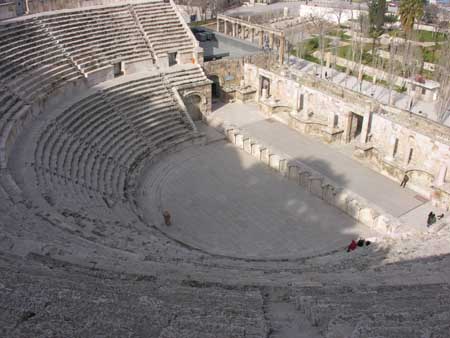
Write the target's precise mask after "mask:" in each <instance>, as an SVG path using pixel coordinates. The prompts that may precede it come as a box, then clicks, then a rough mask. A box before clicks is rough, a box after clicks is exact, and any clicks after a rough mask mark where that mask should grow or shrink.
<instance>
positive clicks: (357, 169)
mask: <svg viewBox="0 0 450 338" xmlns="http://www.w3.org/2000/svg"><path fill="white" fill-rule="evenodd" d="M213 116H214V117H217V118H220V119H222V120H224V121H227V122H230V123H232V124H234V125H236V126H237V127H239V128H242V129H244V130H245V131H246V132H247V134H248V135H250V136H253V137H255V138H257V139H259V140H261V141H262V142H264V144H266V145H269V146H272V147H273V148H274V149H276V150H278V151H280V152H282V153H284V154H287V155H289V156H291V157H293V158H295V159H298V160H299V161H301V162H303V163H306V164H307V165H309V166H310V167H312V168H314V169H316V170H317V171H319V172H321V173H322V174H323V175H324V176H326V177H328V178H329V179H331V180H332V181H334V182H335V183H336V184H337V185H339V186H342V187H345V188H347V189H349V190H351V191H353V192H355V193H357V194H358V195H360V196H362V197H364V198H366V199H367V200H369V201H372V202H373V203H374V204H376V205H378V206H379V207H381V208H382V209H384V210H385V211H386V212H388V213H390V214H392V215H394V216H399V215H402V214H404V213H405V212H407V211H408V210H410V209H412V208H415V207H416V206H418V205H420V204H422V203H423V202H421V201H419V200H417V199H416V198H415V195H416V193H415V192H414V191H412V190H409V189H402V188H400V186H399V184H398V183H397V182H395V181H392V180H391V179H389V178H387V177H385V176H383V175H381V174H379V173H377V172H375V171H373V170H372V169H370V168H368V167H366V166H364V165H363V164H361V163H359V162H357V161H356V160H354V159H352V158H351V156H350V155H349V154H346V153H344V152H341V151H339V147H338V146H329V145H326V144H323V143H322V142H320V141H319V140H316V139H314V138H311V137H307V136H305V135H302V134H300V133H298V132H296V131H294V130H293V129H291V128H289V127H288V126H286V125H284V124H282V123H280V122H278V121H274V120H267V119H265V117H264V116H263V115H262V114H261V113H260V112H259V111H258V107H257V106H256V105H255V104H238V103H233V104H228V105H224V106H222V107H220V108H219V109H217V110H216V111H215V112H214V113H213Z"/></svg>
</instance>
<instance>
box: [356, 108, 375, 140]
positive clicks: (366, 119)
mask: <svg viewBox="0 0 450 338" xmlns="http://www.w3.org/2000/svg"><path fill="white" fill-rule="evenodd" d="M371 118H372V113H371V112H370V111H367V112H365V113H364V120H363V125H362V130H361V136H360V137H359V141H360V142H361V143H367V140H368V137H369V125H370V119H371Z"/></svg>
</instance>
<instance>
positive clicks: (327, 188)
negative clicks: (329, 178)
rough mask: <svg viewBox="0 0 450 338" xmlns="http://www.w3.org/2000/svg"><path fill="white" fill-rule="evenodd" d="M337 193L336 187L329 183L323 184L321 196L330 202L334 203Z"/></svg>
mask: <svg viewBox="0 0 450 338" xmlns="http://www.w3.org/2000/svg"><path fill="white" fill-rule="evenodd" d="M335 195H336V192H335V188H334V186H333V185H331V184H329V183H325V184H322V196H321V198H322V199H323V200H324V201H325V202H327V203H330V204H334V203H333V202H334V196H335Z"/></svg>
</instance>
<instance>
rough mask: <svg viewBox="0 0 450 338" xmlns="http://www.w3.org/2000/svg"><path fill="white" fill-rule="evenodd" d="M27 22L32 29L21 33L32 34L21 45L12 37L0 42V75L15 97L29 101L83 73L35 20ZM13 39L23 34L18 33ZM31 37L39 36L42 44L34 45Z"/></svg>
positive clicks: (19, 37) (36, 37)
mask: <svg viewBox="0 0 450 338" xmlns="http://www.w3.org/2000/svg"><path fill="white" fill-rule="evenodd" d="M27 24H28V25H31V26H32V29H31V32H30V31H25V32H24V33H23V34H31V36H30V37H28V38H27V39H26V40H23V41H22V43H21V45H20V48H16V46H14V42H13V40H8V41H10V42H9V43H8V42H6V43H5V44H3V45H2V51H5V53H4V54H3V55H2V56H0V64H1V66H0V77H1V79H2V81H3V83H7V84H8V86H9V88H10V89H11V90H13V91H14V92H15V93H16V94H17V95H18V96H20V97H21V98H23V99H24V100H26V101H28V102H30V101H33V100H34V99H35V98H36V97H39V96H40V95H45V94H46V93H47V92H49V91H51V90H53V89H55V88H57V87H59V86H61V85H62V84H63V83H65V82H67V81H72V80H74V79H77V78H80V77H81V76H82V74H81V73H80V71H79V69H78V68H77V67H76V66H75V65H74V64H72V63H71V61H70V60H69V59H68V58H67V57H66V56H65V55H64V54H63V53H62V51H61V49H60V48H59V46H58V45H57V44H56V43H55V42H53V41H52V39H51V38H50V37H48V36H45V35H43V34H42V33H41V32H38V31H39V27H38V26H37V25H36V24H35V21H30V22H27ZM33 33H36V34H33ZM16 38H18V39H21V38H23V36H21V33H20V32H19V33H17V34H16ZM34 39H41V40H40V41H41V43H42V44H36V43H35V42H34ZM0 40H3V36H0ZM10 48H11V49H10Z"/></svg>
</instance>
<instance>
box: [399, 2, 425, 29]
mask: <svg viewBox="0 0 450 338" xmlns="http://www.w3.org/2000/svg"><path fill="white" fill-rule="evenodd" d="M424 7H425V0H400V8H399V15H400V22H401V24H402V27H403V30H404V31H405V33H406V34H407V35H409V34H410V33H411V32H412V31H413V28H414V22H416V21H418V20H419V19H421V18H422V17H423V14H424Z"/></svg>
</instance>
